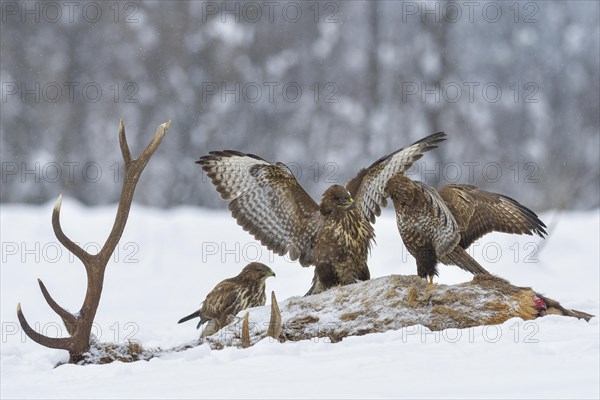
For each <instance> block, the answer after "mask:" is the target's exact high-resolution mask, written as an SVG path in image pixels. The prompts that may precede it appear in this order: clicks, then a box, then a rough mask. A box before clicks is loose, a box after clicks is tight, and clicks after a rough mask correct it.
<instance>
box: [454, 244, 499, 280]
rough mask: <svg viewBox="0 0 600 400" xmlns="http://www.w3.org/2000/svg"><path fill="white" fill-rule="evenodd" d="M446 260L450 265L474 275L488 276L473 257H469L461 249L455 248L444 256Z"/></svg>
mask: <svg viewBox="0 0 600 400" xmlns="http://www.w3.org/2000/svg"><path fill="white" fill-rule="evenodd" d="M446 258H447V259H448V260H450V261H451V262H452V264H454V265H457V266H459V267H460V268H462V269H464V270H465V271H468V272H470V273H472V274H474V275H490V273H489V272H488V271H486V269H485V268H483V267H482V266H481V265H480V264H479V263H478V262H477V261H476V260H475V259H474V258H473V257H471V256H470V255H469V253H467V252H466V251H465V250H464V249H463V248H462V247H460V246H456V247H455V248H454V250H452V251H451V252H450V253H448V254H446Z"/></svg>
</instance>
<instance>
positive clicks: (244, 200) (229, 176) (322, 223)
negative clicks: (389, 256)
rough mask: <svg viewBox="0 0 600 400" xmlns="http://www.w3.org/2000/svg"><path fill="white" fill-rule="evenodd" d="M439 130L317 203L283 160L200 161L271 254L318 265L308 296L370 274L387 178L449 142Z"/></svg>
mask: <svg viewBox="0 0 600 400" xmlns="http://www.w3.org/2000/svg"><path fill="white" fill-rule="evenodd" d="M445 138H446V135H445V134H444V133H443V132H438V133H435V134H433V135H430V136H428V137H426V138H424V139H421V140H419V141H417V142H415V143H413V144H412V145H410V146H407V147H405V148H402V149H399V150H397V151H395V152H393V153H391V154H388V155H387V156H384V157H382V158H380V159H379V160H377V161H375V162H374V163H373V164H372V165H371V166H369V167H367V168H363V169H362V170H361V171H360V172H359V173H358V175H357V176H356V177H355V178H353V179H352V180H351V181H350V182H348V184H347V185H346V187H344V186H340V185H333V186H331V187H329V188H328V189H327V190H326V191H325V193H323V196H322V199H321V203H320V204H317V203H316V202H315V201H314V200H313V199H312V198H311V197H310V196H309V195H308V194H307V193H306V192H305V191H304V189H302V187H301V186H300V185H299V184H298V182H297V181H296V178H295V177H294V175H293V174H292V172H291V171H290V170H289V168H288V167H287V166H286V165H285V164H283V163H279V162H278V163H275V164H271V163H269V162H267V161H265V160H263V159H262V158H260V157H258V156H255V155H253V154H244V153H240V152H238V151H232V150H225V151H213V152H211V153H210V155H207V156H203V157H201V158H200V160H199V161H197V163H198V164H200V165H201V166H202V169H203V170H204V171H206V172H207V174H208V176H209V177H210V179H211V180H212V183H213V184H214V185H215V187H216V189H217V191H218V192H219V193H220V194H221V197H222V198H223V199H225V200H231V202H230V203H229V209H230V210H231V214H232V215H233V217H234V218H235V219H236V220H237V222H238V224H239V225H241V226H242V228H243V229H244V230H246V231H248V232H250V233H251V234H252V235H253V236H254V237H255V238H256V239H257V240H259V241H260V242H261V243H262V244H263V245H264V246H266V247H267V248H269V249H270V250H272V251H273V252H275V253H277V254H279V255H284V254H289V257H290V258H291V259H292V260H298V259H299V260H300V264H301V265H302V266H304V267H308V266H309V265H314V266H315V275H314V278H313V284H312V287H311V288H310V290H309V291H308V293H307V295H309V294H316V293H320V292H322V291H323V290H326V289H328V288H330V287H332V286H335V285H347V284H350V283H354V282H356V281H362V280H367V279H369V278H370V274H369V268H368V266H367V256H368V253H369V249H370V245H371V242H372V241H373V240H374V237H375V234H374V232H373V227H372V226H371V223H373V222H375V217H376V216H379V215H380V214H381V208H380V206H385V205H386V200H385V198H384V197H383V195H382V192H383V189H384V187H385V183H386V182H387V180H388V179H389V178H390V177H391V176H392V175H394V174H395V173H398V172H404V171H405V170H407V169H408V168H410V167H411V165H412V164H413V163H414V162H415V161H416V160H418V159H419V158H421V157H422V155H423V153H424V152H426V151H429V150H431V149H434V148H436V147H437V144H438V143H440V142H441V141H443V140H445Z"/></svg>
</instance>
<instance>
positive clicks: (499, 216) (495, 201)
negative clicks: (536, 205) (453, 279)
mask: <svg viewBox="0 0 600 400" xmlns="http://www.w3.org/2000/svg"><path fill="white" fill-rule="evenodd" d="M384 195H386V196H389V197H390V198H391V199H392V201H393V203H394V208H395V209H396V221H397V224H398V230H399V231H400V236H401V237H402V241H403V242H404V245H405V246H406V248H407V249H408V251H409V252H410V254H412V255H413V257H415V258H416V260H417V273H418V275H419V276H420V277H422V278H425V277H427V276H429V280H430V282H432V281H433V276H434V275H437V274H438V271H437V267H436V265H437V262H438V261H440V262H441V263H443V264H446V265H458V266H459V267H460V268H462V269H464V270H465V271H469V272H471V273H473V274H488V272H487V271H486V270H485V269H484V268H483V267H482V266H481V265H479V263H478V262H477V261H475V260H474V259H473V258H472V257H471V256H470V255H469V254H468V253H467V252H466V251H465V250H466V249H467V248H468V247H469V246H470V245H471V244H472V243H473V242H474V241H475V240H477V239H479V238H480V237H482V236H483V235H485V234H487V233H490V232H494V231H496V232H506V233H517V234H527V235H531V234H533V233H536V234H538V235H539V236H540V237H542V238H543V237H544V235H546V231H545V230H544V228H545V227H546V225H544V223H543V222H542V221H540V219H539V218H538V216H537V215H536V214H535V213H534V212H533V211H531V210H530V209H528V208H527V207H525V206H523V205H522V204H520V203H518V202H517V201H516V200H513V199H511V198H510V197H507V196H503V195H501V194H498V193H491V192H486V191H485V190H481V189H478V188H477V187H475V186H473V185H446V186H444V187H443V188H442V189H441V190H440V191H439V193H438V192H437V191H436V190H435V189H434V188H432V187H431V186H429V185H426V184H424V183H422V182H416V181H412V180H410V179H409V178H407V177H406V176H404V175H402V174H397V175H394V176H393V177H392V178H390V179H389V181H388V182H387V185H386V188H385V193H384Z"/></svg>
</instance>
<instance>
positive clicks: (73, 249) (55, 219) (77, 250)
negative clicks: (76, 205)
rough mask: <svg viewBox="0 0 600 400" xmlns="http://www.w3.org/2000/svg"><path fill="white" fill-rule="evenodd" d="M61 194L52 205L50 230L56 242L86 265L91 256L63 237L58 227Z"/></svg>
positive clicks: (65, 236) (60, 228) (63, 234)
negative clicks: (52, 230)
mask: <svg viewBox="0 0 600 400" xmlns="http://www.w3.org/2000/svg"><path fill="white" fill-rule="evenodd" d="M62 199H63V197H62V193H61V194H60V195H59V196H58V199H57V200H56V203H54V209H53V210H52V229H54V235H55V236H56V238H57V239H58V241H59V242H60V243H61V244H62V245H63V246H65V248H66V249H67V250H69V251H70V252H71V253H73V254H74V255H75V256H76V257H77V258H79V259H80V260H81V262H83V263H84V264H86V265H87V261H88V260H89V258H90V257H92V255H91V254H90V253H88V252H87V251H85V250H83V249H82V248H81V247H79V245H77V243H75V242H73V241H72V240H71V239H69V238H68V237H67V235H65V233H64V232H63V230H62V227H61V225H60V207H61V206H62Z"/></svg>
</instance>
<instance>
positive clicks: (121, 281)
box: [0, 199, 600, 398]
mask: <svg viewBox="0 0 600 400" xmlns="http://www.w3.org/2000/svg"><path fill="white" fill-rule="evenodd" d="M51 211H52V204H45V205H43V206H39V207H34V206H20V205H3V206H2V207H1V209H0V217H1V221H2V222H1V234H2V268H1V290H2V291H1V295H2V302H1V320H2V343H1V344H2V348H1V367H2V370H1V385H2V390H1V397H2V398H98V397H100V398H107V397H110V398H202V397H209V398H215V397H220V398H231V397H244V398H304V397H335V398H365V397H369V398H373V397H394V398H399V397H410V398H414V397H422V398H431V397H446V398H447V397H453V398H457V397H467V398H482V397H483V398H506V397H519V398H598V397H599V396H600V392H599V385H600V381H599V376H600V371H599V365H600V359H599V325H598V318H593V319H592V320H591V321H590V322H589V323H587V322H584V321H581V320H577V319H573V318H566V317H559V316H549V317H544V318H541V319H538V320H536V321H522V320H519V319H512V320H509V321H507V322H506V323H504V324H502V325H499V326H496V327H487V328H485V329H483V328H473V329H466V330H446V331H442V332H438V333H435V334H434V333H431V332H429V331H427V330H426V329H425V328H423V327H421V326H415V327H410V328H406V329H403V330H400V331H388V332H386V333H381V334H370V335H366V336H361V337H350V338H347V339H344V340H343V341H342V342H340V343H336V344H331V343H327V342H326V341H325V340H319V341H314V340H311V341H303V342H296V343H284V344H280V343H275V342H273V341H269V340H263V341H262V342H259V343H258V344H257V345H255V346H253V347H251V348H249V349H244V350H241V349H235V348H227V349H224V350H220V351H216V350H214V351H213V350H210V349H209V348H208V346H207V345H203V346H199V347H196V348H194V349H191V350H187V351H185V352H180V353H172V354H169V355H166V356H163V357H160V358H155V359H152V360H150V361H148V362H137V363H131V364H123V363H113V364H110V365H101V366H96V365H94V366H85V367H81V366H73V365H63V366H61V367H58V368H53V367H54V366H55V365H56V364H57V363H58V362H61V361H65V360H66V359H67V354H66V352H64V351H60V350H52V349H46V348H43V347H41V346H39V345H37V344H36V343H33V342H32V341H31V340H29V339H28V338H26V337H25V335H24V334H23V333H22V331H21V329H20V327H19V325H18V322H17V317H16V312H15V310H16V305H17V303H18V302H21V304H22V307H23V311H24V313H25V315H26V317H27V319H28V320H29V321H30V323H31V324H33V325H34V326H36V327H37V328H38V330H40V331H41V332H43V333H46V334H48V335H57V334H63V332H64V328H63V327H62V326H61V324H60V320H59V318H58V317H57V316H56V315H55V314H54V313H53V312H52V310H50V308H49V307H48V306H47V305H46V303H45V301H44V299H43V297H42V295H41V293H40V291H39V288H38V285H37V282H36V278H38V277H39V278H41V279H42V280H43V281H44V283H45V284H46V286H47V287H48V289H49V291H50V292H51V293H52V294H53V296H54V297H55V299H56V300H57V301H58V302H59V303H60V304H61V305H63V306H64V307H66V308H67V309H70V310H77V309H78V308H79V306H80V305H81V301H82V299H83V296H84V293H85V286H86V281H85V273H84V269H83V266H82V265H80V264H79V263H78V262H77V261H76V260H74V259H73V257H72V256H71V255H70V254H69V253H67V252H66V250H65V249H63V248H62V247H60V246H59V244H58V241H57V240H56V238H55V237H54V235H53V233H52V228H51V224H50V215H51ZM391 211H392V210H391V209H389V208H388V209H386V210H384V215H383V216H382V217H381V218H380V219H378V221H377V223H376V225H375V231H376V234H377V246H375V247H374V249H373V251H372V254H371V258H370V262H369V264H370V268H371V274H372V276H373V277H379V276H384V275H389V274H392V273H395V274H414V273H415V272H416V267H415V264H414V260H413V259H412V257H410V256H409V255H408V254H407V253H406V250H403V247H402V245H401V240H400V236H399V235H398V232H397V230H396V226H395V221H394V218H393V214H392V212H391ZM114 212H115V207H114V206H113V207H101V208H86V207H84V206H82V205H80V204H78V203H75V202H73V201H69V199H66V200H65V201H64V202H63V207H62V219H63V228H64V230H65V232H66V233H67V235H68V236H69V237H71V238H72V239H73V240H75V241H77V242H79V243H80V244H82V245H84V247H87V248H89V249H93V248H94V246H96V247H97V248H98V247H99V246H101V245H102V243H103V241H104V240H105V238H106V235H107V234H108V232H109V230H110V227H111V224H112V221H113V218H114ZM599 216H600V213H599V211H598V210H595V211H588V212H570V213H563V212H548V213H544V214H542V215H541V217H542V219H543V220H544V221H545V222H546V223H547V225H548V226H549V233H550V234H549V236H548V239H547V240H545V241H543V240H541V239H540V238H537V237H530V236H525V237H517V236H509V235H502V234H494V235H489V236H488V237H486V238H485V240H483V241H481V242H480V243H479V245H478V246H477V247H475V248H474V249H473V250H472V254H474V256H475V258H477V259H478V260H479V261H480V262H481V263H482V264H483V265H484V266H485V267H486V268H487V269H488V270H489V271H490V272H492V273H495V274H497V275H499V276H502V277H504V278H506V279H508V280H510V281H511V282H512V283H513V284H515V285H522V286H531V287H533V288H534V289H535V290H536V291H539V292H541V293H544V294H546V295H548V296H549V297H552V298H554V299H556V300H558V301H560V302H561V303H562V305H563V306H565V307H567V308H574V309H578V310H581V311H585V312H588V313H591V314H594V315H598V313H599V312H600V310H599V264H600V257H599V247H598V243H599V242H600V240H599V231H600V221H599ZM255 260H260V261H262V262H265V263H266V264H268V265H269V266H271V267H272V268H273V269H274V270H275V272H276V273H277V277H276V278H274V279H273V278H271V279H269V280H267V291H268V293H270V291H271V290H275V292H276V293H277V297H278V299H279V300H280V301H281V300H283V299H286V298H288V297H290V296H297V295H302V294H304V293H305V292H306V290H307V289H308V287H309V286H310V280H311V278H312V269H303V268H301V267H300V265H299V264H297V263H291V262H290V261H288V260H286V259H285V258H281V257H278V256H274V255H272V254H271V253H269V252H268V251H266V250H265V249H264V248H263V247H261V246H259V245H258V244H257V242H255V241H253V240H251V237H250V235H248V234H247V233H246V232H244V231H242V229H241V228H240V227H239V226H237V225H236V224H235V221H234V220H233V219H232V218H231V217H230V216H229V215H228V214H227V213H226V212H225V211H210V210H205V209H200V208H192V207H182V208H177V209H172V210H159V209H153V208H144V207H142V206H139V205H137V204H134V205H133V207H132V211H131V214H130V217H129V222H128V225H127V227H126V229H125V233H124V235H123V238H122V240H121V243H120V245H119V246H118V249H117V253H116V254H115V256H114V257H113V262H112V263H111V264H110V265H109V266H108V268H107V272H106V280H105V285H104V291H103V297H102V300H101V302H100V307H99V310H98V314H97V316H96V327H95V328H96V329H95V334H96V335H97V336H98V337H99V338H100V340H101V341H105V342H125V341H127V340H139V341H140V342H141V343H142V344H143V345H144V346H146V347H159V346H160V347H161V348H169V347H172V346H175V345H178V344H182V343H186V342H189V341H190V340H192V339H194V338H196V337H197V335H198V331H196V329H195V323H193V322H188V323H185V324H181V325H178V324H177V320H178V319H179V318H181V317H182V316H184V315H187V314H189V313H190V312H192V311H194V310H195V309H196V308H197V307H198V305H199V303H200V302H201V300H202V299H203V298H204V296H205V295H206V293H207V292H208V291H209V290H210V289H212V287H214V285H215V284H216V283H217V282H219V281H221V280H222V279H224V278H226V277H230V276H234V275H236V274H237V273H238V272H239V270H240V269H241V268H242V267H243V266H244V265H245V264H246V263H248V262H250V261H255ZM469 279H470V276H469V275H468V274H466V273H464V272H463V271H461V270H459V269H458V268H457V267H446V266H440V277H439V279H438V281H439V282H442V283H455V282H460V281H465V280H469ZM57 332H58V333H57Z"/></svg>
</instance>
